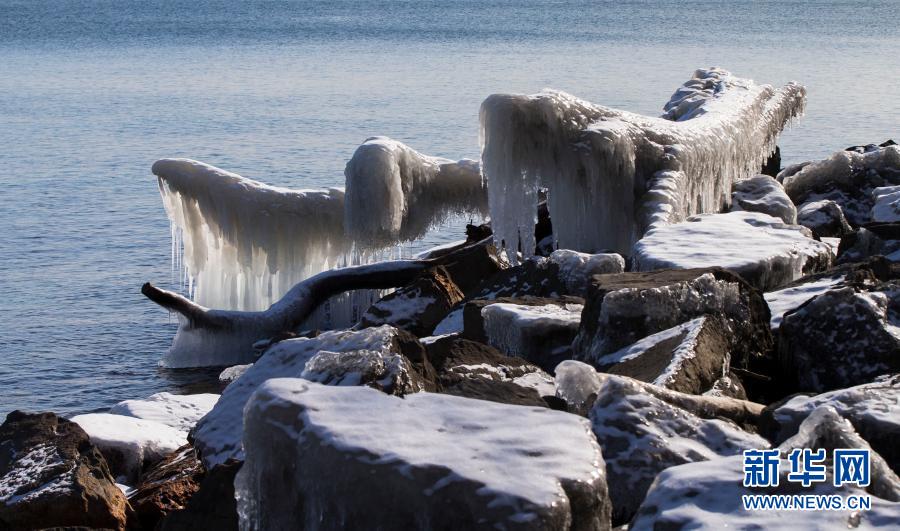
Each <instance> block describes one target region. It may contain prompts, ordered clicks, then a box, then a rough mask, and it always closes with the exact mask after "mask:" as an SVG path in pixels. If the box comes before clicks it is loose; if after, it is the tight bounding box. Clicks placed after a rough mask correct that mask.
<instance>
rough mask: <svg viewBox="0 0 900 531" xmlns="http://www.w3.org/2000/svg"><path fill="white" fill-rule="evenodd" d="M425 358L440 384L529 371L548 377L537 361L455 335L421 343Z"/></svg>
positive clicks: (513, 376)
mask: <svg viewBox="0 0 900 531" xmlns="http://www.w3.org/2000/svg"><path fill="white" fill-rule="evenodd" d="M425 350H426V352H427V355H428V360H429V362H430V363H431V365H432V366H433V367H434V370H435V373H436V374H437V379H438V383H439V385H440V386H451V385H454V384H456V383H458V382H459V381H461V380H464V379H472V378H483V379H487V380H491V381H498V382H499V381H514V380H517V379H520V378H523V377H525V376H527V375H529V374H538V375H540V376H542V377H547V378H550V377H549V375H547V374H546V373H545V372H544V371H542V370H541V369H540V368H539V367H538V366H537V365H534V364H531V363H528V362H527V361H526V360H524V359H522V358H518V357H514V356H507V355H505V354H503V353H501V352H500V351H499V350H497V349H495V348H494V347H491V346H489V345H485V344H483V343H478V342H476V341H471V340H468V339H464V338H461V337H456V336H447V337H441V338H437V339H436V340H434V341H431V342H428V343H425Z"/></svg>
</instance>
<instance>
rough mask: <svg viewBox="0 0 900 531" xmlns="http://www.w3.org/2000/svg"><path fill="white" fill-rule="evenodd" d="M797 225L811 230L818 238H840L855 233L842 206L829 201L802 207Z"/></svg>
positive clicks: (807, 204)
mask: <svg viewBox="0 0 900 531" xmlns="http://www.w3.org/2000/svg"><path fill="white" fill-rule="evenodd" d="M797 223H799V224H800V225H803V226H804V227H806V228H808V229H809V230H811V231H812V232H813V235H815V236H816V237H817V238H840V237H842V236H844V235H846V234H849V233H850V232H852V231H853V227H851V226H850V224H849V223H847V218H846V217H844V211H843V210H841V206H840V205H838V204H837V203H835V202H834V201H831V200H829V199H822V200H820V201H810V202H808V203H803V204H802V205H800V208H799V209H798V210H797Z"/></svg>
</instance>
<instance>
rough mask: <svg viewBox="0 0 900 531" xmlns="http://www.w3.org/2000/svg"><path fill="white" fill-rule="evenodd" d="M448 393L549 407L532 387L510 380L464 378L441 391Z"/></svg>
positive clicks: (504, 402)
mask: <svg viewBox="0 0 900 531" xmlns="http://www.w3.org/2000/svg"><path fill="white" fill-rule="evenodd" d="M442 392H443V393H446V394H448V395H453V396H461V397H465V398H474V399H477V400H487V401H489V402H498V403H500V404H511V405H515V406H531V407H549V406H548V405H547V402H545V401H544V399H543V398H541V395H540V393H539V392H538V391H537V389H535V388H533V387H524V386H521V385H518V384H516V383H513V382H511V381H508V380H507V381H493V380H488V379H485V378H464V379H462V380H460V381H458V382H456V383H454V384H452V385H450V386H448V387H446V388H444V390H443V391H442Z"/></svg>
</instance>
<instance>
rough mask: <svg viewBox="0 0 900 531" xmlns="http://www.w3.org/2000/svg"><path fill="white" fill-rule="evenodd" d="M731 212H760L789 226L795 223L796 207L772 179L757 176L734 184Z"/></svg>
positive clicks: (765, 176) (782, 188) (780, 186)
mask: <svg viewBox="0 0 900 531" xmlns="http://www.w3.org/2000/svg"><path fill="white" fill-rule="evenodd" d="M732 190H733V191H732V192H731V211H732V212H738V211H747V212H762V213H763V214H768V215H770V216H772V217H776V218H780V219H781V220H782V221H784V222H785V223H787V224H789V225H791V224H795V223H797V207H795V206H794V203H793V202H791V198H790V197H788V195H787V194H786V193H784V187H783V186H782V185H781V183H780V182H778V181H776V180H775V178H774V177H771V176H769V175H757V176H755V177H751V178H749V179H744V180H741V181H738V182H736V183H734V187H733V188H732Z"/></svg>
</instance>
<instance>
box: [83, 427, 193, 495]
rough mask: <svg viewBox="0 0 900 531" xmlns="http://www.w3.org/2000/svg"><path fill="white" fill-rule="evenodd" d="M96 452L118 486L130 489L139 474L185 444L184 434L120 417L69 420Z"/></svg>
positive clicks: (185, 434)
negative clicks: (99, 452) (102, 459)
mask: <svg viewBox="0 0 900 531" xmlns="http://www.w3.org/2000/svg"><path fill="white" fill-rule="evenodd" d="M72 422H75V423H76V424H78V425H79V426H81V428H82V429H83V430H84V431H85V432H86V433H87V434H88V436H89V437H90V438H91V442H92V443H93V444H94V445H96V446H97V448H99V449H100V451H101V452H102V453H103V457H105V458H106V462H107V463H109V469H110V471H111V472H112V473H113V474H114V475H115V477H116V478H117V480H118V481H119V483H124V484H126V485H134V484H136V483H137V481H138V480H139V479H140V476H141V472H143V471H144V470H146V469H147V468H148V467H150V466H151V465H153V464H155V463H157V462H159V461H161V460H162V459H163V458H165V457H166V456H167V455H169V454H170V453H172V452H174V451H175V450H177V449H178V448H180V447H182V446H184V445H185V444H187V432H185V431H181V430H178V429H175V428H173V427H171V426H167V425H165V424H162V423H159V422H155V421H152V420H143V419H138V418H134V417H127V416H124V415H113V414H110V413H89V414H87V415H77V416H74V417H72Z"/></svg>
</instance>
